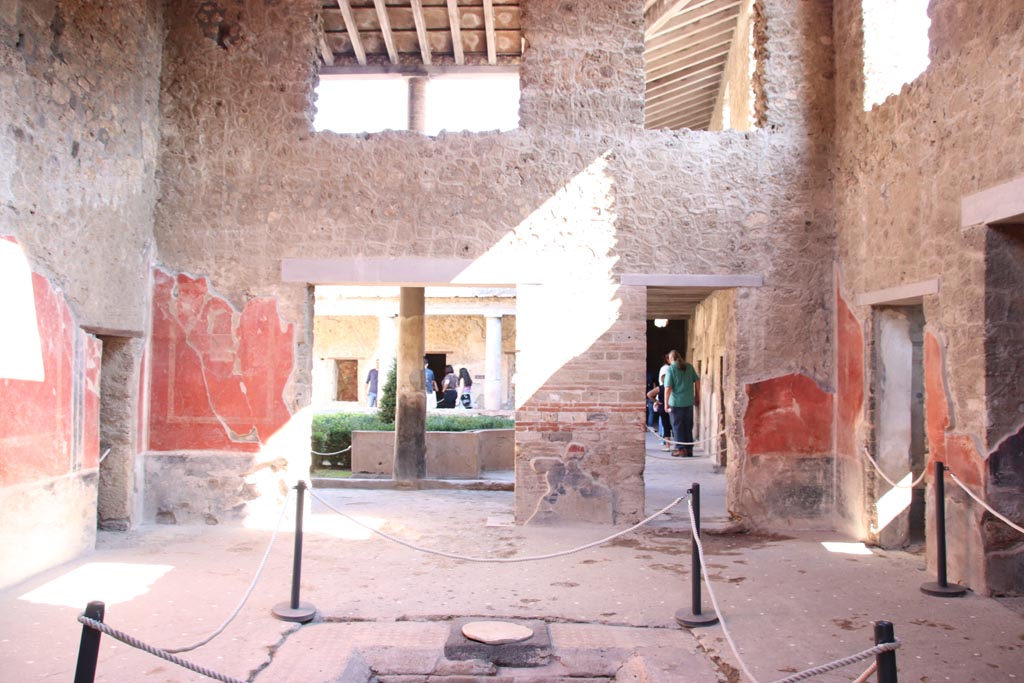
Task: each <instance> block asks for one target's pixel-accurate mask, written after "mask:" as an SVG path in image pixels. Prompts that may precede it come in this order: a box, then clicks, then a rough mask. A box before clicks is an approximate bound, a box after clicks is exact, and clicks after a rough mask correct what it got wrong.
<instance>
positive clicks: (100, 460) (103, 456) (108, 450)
mask: <svg viewBox="0 0 1024 683" xmlns="http://www.w3.org/2000/svg"><path fill="white" fill-rule="evenodd" d="M112 450H114V449H113V448H108V449H107V450H105V451H103V455H101V456H100V459H99V462H97V463H96V464H97V465H102V464H103V461H104V460H106V459H107V456H108V455H110V451H112Z"/></svg>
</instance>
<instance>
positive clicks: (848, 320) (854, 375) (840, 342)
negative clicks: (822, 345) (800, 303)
mask: <svg viewBox="0 0 1024 683" xmlns="http://www.w3.org/2000/svg"><path fill="white" fill-rule="evenodd" d="M836 312H837V322H838V335H837V343H836V345H837V357H838V362H837V365H838V368H837V369H838V377H837V387H836V401H837V410H836V421H837V424H836V454H837V455H845V456H851V457H857V425H858V423H859V422H860V420H861V415H862V414H863V411H864V331H863V329H861V325H860V323H859V322H858V321H857V318H855V317H854V315H853V312H852V311H851V310H850V307H849V306H848V305H847V304H846V301H845V300H844V299H843V297H842V295H841V294H840V293H839V290H838V287H837V288H836Z"/></svg>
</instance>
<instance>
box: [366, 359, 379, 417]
mask: <svg viewBox="0 0 1024 683" xmlns="http://www.w3.org/2000/svg"><path fill="white" fill-rule="evenodd" d="M379 368H380V360H378V359H374V361H373V367H372V368H370V371H369V372H368V373H366V402H367V405H369V406H370V407H371V408H376V407H377V375H378V374H380V373H379V372H378V369H379Z"/></svg>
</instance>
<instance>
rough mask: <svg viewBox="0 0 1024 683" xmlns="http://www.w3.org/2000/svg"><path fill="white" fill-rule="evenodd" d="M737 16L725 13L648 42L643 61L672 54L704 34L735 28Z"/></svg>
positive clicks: (645, 45) (645, 46)
mask: <svg viewBox="0 0 1024 683" xmlns="http://www.w3.org/2000/svg"><path fill="white" fill-rule="evenodd" d="M737 20H738V15H735V14H732V13H725V14H722V15H721V16H718V15H715V16H713V17H709V18H707V19H705V20H702V21H699V22H697V23H696V24H694V25H693V26H691V27H690V28H688V29H686V30H683V31H679V32H678V33H670V34H666V35H664V36H662V37H660V38H655V39H654V40H649V41H647V42H646V43H645V44H644V59H645V60H647V59H657V58H658V57H660V56H661V55H662V54H663V53H665V52H674V51H675V50H677V49H679V47H681V45H682V44H685V43H686V42H687V41H689V40H699V39H700V38H701V37H702V36H703V35H704V34H705V33H706V32H710V31H714V30H715V29H716V28H718V27H720V26H723V25H729V26H731V27H733V28H735V26H736V23H737Z"/></svg>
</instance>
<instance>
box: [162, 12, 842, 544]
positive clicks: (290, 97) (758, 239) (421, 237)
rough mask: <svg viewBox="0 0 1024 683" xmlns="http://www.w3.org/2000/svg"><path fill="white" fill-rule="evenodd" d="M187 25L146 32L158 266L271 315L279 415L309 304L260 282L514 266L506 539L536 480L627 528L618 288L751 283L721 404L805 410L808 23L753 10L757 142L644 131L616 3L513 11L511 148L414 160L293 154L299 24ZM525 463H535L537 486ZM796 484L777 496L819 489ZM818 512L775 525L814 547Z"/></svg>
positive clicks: (298, 360) (816, 258) (823, 339)
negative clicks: (404, 261) (330, 264)
mask: <svg viewBox="0 0 1024 683" xmlns="http://www.w3.org/2000/svg"><path fill="white" fill-rule="evenodd" d="M193 9H194V3H174V4H172V5H171V6H170V7H169V8H168V14H167V16H166V19H165V20H166V23H167V28H168V32H167V36H168V38H167V42H166V48H165V51H164V63H165V68H164V71H163V77H162V97H161V108H162V117H163V138H162V148H161V161H160V182H161V199H160V202H159V204H158V207H157V220H156V228H155V231H156V237H157V242H158V247H159V258H160V260H161V262H162V263H163V264H164V265H165V266H166V267H167V268H168V269H170V270H172V271H175V272H185V273H191V274H194V275H198V276H202V277H205V278H207V279H208V281H209V283H210V284H211V286H212V287H214V288H216V290H217V291H218V292H220V293H222V294H223V296H224V297H225V299H226V300H227V301H229V302H231V304H232V305H233V307H234V308H235V309H241V308H242V306H243V305H244V302H245V301H246V300H247V299H249V298H251V297H253V296H256V297H269V298H272V299H274V300H275V301H276V302H277V305H278V310H279V312H280V316H281V318H282V320H284V321H287V322H288V323H290V324H295V325H297V326H298V327H299V329H298V330H297V332H296V339H297V340H298V341H297V343H296V346H295V349H294V361H295V362H294V368H293V372H292V375H291V378H290V381H289V383H288V384H287V386H286V387H285V392H284V400H285V402H286V404H287V405H288V406H289V409H290V410H293V411H296V410H298V409H300V408H301V407H302V406H305V405H306V404H307V403H308V401H309V396H310V386H309V385H310V376H311V367H312V357H311V349H310V348H309V338H310V335H309V333H310V329H309V325H310V324H311V323H310V319H309V315H308V311H309V293H308V292H307V289H306V288H305V287H304V286H302V285H297V284H285V283H282V282H281V281H280V274H279V269H280V260H281V259H282V258H289V257H304V258H310V257H317V258H329V257H359V256H361V255H366V256H374V257H394V258H402V257H413V256H415V257H421V258H452V257H460V258H469V259H478V260H480V261H481V262H488V261H487V260H488V259H494V260H495V261H500V262H503V263H514V264H515V267H516V271H517V272H519V273H521V276H522V284H521V286H520V287H519V288H518V296H517V306H518V308H517V335H516V336H517V340H516V344H517V349H518V357H517V360H516V364H517V368H516V370H517V388H516V389H517V391H516V393H517V410H518V413H517V418H518V421H519V422H518V425H517V457H518V459H519V461H518V465H517V472H518V474H517V482H516V483H517V494H516V510H517V517H518V518H519V519H520V520H523V519H525V518H527V517H529V516H531V515H533V513H534V512H535V511H536V510H537V509H538V503H539V502H541V498H542V496H543V495H544V492H545V491H547V490H548V487H549V485H550V484H551V483H552V482H553V481H554V482H555V483H556V484H557V483H558V482H562V483H564V482H567V481H572V482H582V483H580V484H579V487H576V488H575V489H574V495H577V494H579V493H580V491H581V490H583V489H587V491H588V494H589V493H594V492H597V494H596V495H593V496H590V497H586V500H584V503H583V507H582V508H580V509H575V510H569V508H568V507H563V506H562V502H559V501H549V503H547V505H548V512H550V513H551V514H553V515H554V516H556V517H557V516H559V515H560V514H562V511H564V513H565V516H573V515H577V514H579V515H583V516H587V517H589V518H591V519H595V520H602V519H605V520H607V519H611V518H612V517H614V518H615V519H617V520H620V521H625V520H629V519H636V518H637V517H638V516H639V515H640V514H641V513H642V510H643V481H642V469H643V425H642V424H641V415H642V413H643V410H642V402H643V396H642V386H643V381H644V380H643V377H644V353H643V340H644V320H645V315H646V312H645V306H644V300H645V297H644V295H643V289H642V288H640V289H639V291H632V288H629V287H623V286H620V285H619V284H618V282H619V275H620V274H621V273H640V274H644V273H651V274H654V273H667V274H687V273H714V274H747V273H761V274H764V276H765V283H766V284H765V286H764V287H762V288H759V289H756V290H751V291H749V292H747V294H746V295H745V296H744V298H742V299H740V300H739V302H738V305H737V312H736V327H737V330H738V331H739V332H741V333H740V334H737V340H738V341H737V344H736V349H735V357H736V365H735V373H736V387H737V388H736V391H735V393H734V394H733V396H731V397H730V398H729V402H730V403H731V404H732V405H731V407H730V410H732V412H733V414H735V415H736V416H737V418H738V419H739V418H740V417H741V416H742V415H743V414H744V413H745V412H746V409H747V404H748V403H749V402H750V401H751V399H750V398H748V397H747V395H746V394H745V393H744V392H742V391H741V390H740V387H742V386H743V385H744V384H746V383H749V382H753V381H760V380H763V379H766V378H772V377H777V376H783V375H789V374H793V373H797V374H800V375H802V376H805V377H807V378H810V381H812V382H813V383H815V384H818V385H821V386H824V387H826V388H828V387H829V384H830V382H831V377H832V374H833V373H832V363H833V356H832V353H831V351H830V349H829V339H830V334H831V332H830V330H831V319H832V316H831V309H832V298H831V296H829V295H828V294H829V292H830V291H831V271H830V267H829V264H830V263H831V261H832V227H833V219H832V212H831V208H830V207H831V188H830V185H829V174H828V171H829V169H828V165H827V159H828V155H829V153H830V149H831V148H830V142H829V140H830V133H831V127H830V121H831V117H832V107H833V99H832V92H831V77H832V73H831V70H832V52H831V45H830V43H829V40H828V38H829V35H830V31H831V23H830V22H831V15H830V12H829V9H828V7H827V3H811V2H804V1H801V0H778V1H777V2H772V3H768V7H767V8H766V13H765V35H766V38H767V45H768V46H769V53H770V56H769V59H768V60H767V62H766V64H765V66H764V69H763V71H764V83H765V96H766V100H767V102H768V120H767V124H766V126H765V127H764V128H761V129H759V130H756V131H749V132H742V133H741V132H727V133H699V132H678V133H674V132H667V131H658V132H650V133H648V132H644V131H642V130H641V125H642V120H643V75H642V48H643V44H642V41H643V33H642V29H643V20H642V15H641V12H642V6H641V3H623V2H617V1H612V0H599V1H596V2H595V1H587V2H583V1H580V0H575V1H574V0H569V1H566V0H559V1H557V2H556V1H554V0H531V1H530V2H527V3H524V8H523V25H524V29H523V31H524V36H525V38H526V41H527V45H528V48H527V50H526V52H525V54H524V61H523V65H522V68H521V85H522V102H521V126H520V128H519V129H518V130H516V131H513V132H509V133H505V134H476V135H474V134H442V135H439V136H438V137H436V138H427V137H421V136H418V135H415V134H410V133H404V132H393V133H383V134H379V135H369V136H342V135H336V134H330V133H320V134H316V133H313V132H312V131H311V126H310V118H311V112H312V99H313V94H312V87H313V83H314V81H315V71H316V68H315V59H316V57H315V54H316V51H315V42H314V41H315V33H314V25H315V15H316V9H317V3H316V2H313V1H311V0H308V1H306V2H292V3H271V2H263V1H262V0H246V1H245V2H243V3H240V5H239V7H238V9H237V12H235V10H234V9H232V12H234V14H232V15H231V16H228V18H227V21H229V22H234V23H232V31H231V34H232V36H233V40H232V41H231V42H230V44H226V45H225V46H223V47H222V46H221V45H219V44H218V43H217V42H216V41H215V40H212V39H210V38H209V37H207V35H206V33H204V30H205V27H204V26H203V25H202V22H201V21H199V20H198V19H197V16H196V13H195V12H194V11H193ZM229 14H231V12H229ZM399 160H401V163H399ZM526 283H531V284H526ZM758 396H759V397H761V396H764V393H763V392H762V393H761V394H758ZM300 443H301V440H300V441H299V442H297V443H296V444H295V447H296V449H300V448H301V446H300ZM737 443H741V441H738V442H737ZM181 448H184V445H182V446H181ZM804 450H806V449H804ZM570 451H571V453H570ZM295 452H298V450H296V451H295ZM256 457H257V458H258V457H259V456H258V455H257V456H256ZM736 457H737V459H741V458H742V457H743V455H742V453H741V452H737V455H736ZM764 457H766V458H774V459H775V460H777V461H778V462H780V463H784V462H785V461H786V458H787V457H788V455H787V454H786V453H773V454H771V455H770V456H764ZM800 457H801V461H802V462H804V461H809V459H808V458H806V457H804V455H801V456H800ZM538 458H547V459H553V460H545V461H544V462H543V463H540V464H539V465H538V466H539V467H540V468H541V469H543V470H544V471H543V472H541V471H538V469H535V468H534V467H533V465H535V464H537V462H536V461H537V460H538ZM813 465H815V466H817V467H818V470H820V471H813V472H810V473H809V474H808V473H807V472H806V471H805V472H801V473H799V474H798V475H797V477H798V479H799V480H800V481H796V482H794V485H795V486H801V485H803V483H802V480H803V479H808V480H809V481H810V480H812V481H814V482H818V481H820V479H821V471H828V472H830V471H831V466H830V465H829V464H827V458H815V459H814V460H813ZM573 468H575V471H577V472H578V476H576V475H574V476H573V477H571V478H560V475H558V474H557V472H558V471H568V470H570V469H573ZM810 469H813V468H810ZM761 471H763V472H769V473H770V476H771V477H774V478H775V479H776V481H777V479H778V477H779V476H780V472H782V473H783V474H784V475H785V473H786V468H785V467H781V466H780V467H778V468H775V469H762V470H760V471H759V472H761ZM552 472H554V473H555V474H551V473H552ZM759 472H752V471H751V472H749V473H748V474H747V475H744V476H746V477H747V478H748V482H747V485H748V486H750V487H752V488H753V489H761V488H767V484H768V481H767V480H766V479H765V478H764V477H763V476H762V475H761V474H760V473H759ZM552 477H554V479H553V478H552ZM574 486H575V485H574ZM581 487H582V488H581ZM555 490H557V486H556V489H555ZM766 495H771V493H770V492H769V493H767V494H766ZM577 498H578V499H579V500H583V498H584V496H582V495H577ZM744 505H757V503H755V502H754V500H753V499H750V500H746V501H745V502H744ZM827 506H828V500H827V496H826V497H825V498H823V500H822V502H821V506H820V509H816V510H814V511H813V512H814V514H813V515H808V514H807V513H808V511H807V510H806V509H803V508H792V509H790V508H787V507H786V506H785V505H780V506H777V507H776V510H779V511H781V512H782V514H789V513H790V512H793V513H794V514H795V515H796V517H798V518H799V520H800V521H799V522H798V523H801V524H811V525H820V524H821V515H820V514H819V513H820V512H821V509H825V508H827ZM545 514H547V513H545ZM751 516H752V517H760V518H761V519H765V521H767V518H765V517H764V515H757V514H756V511H752V514H751ZM787 521H788V520H787Z"/></svg>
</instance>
